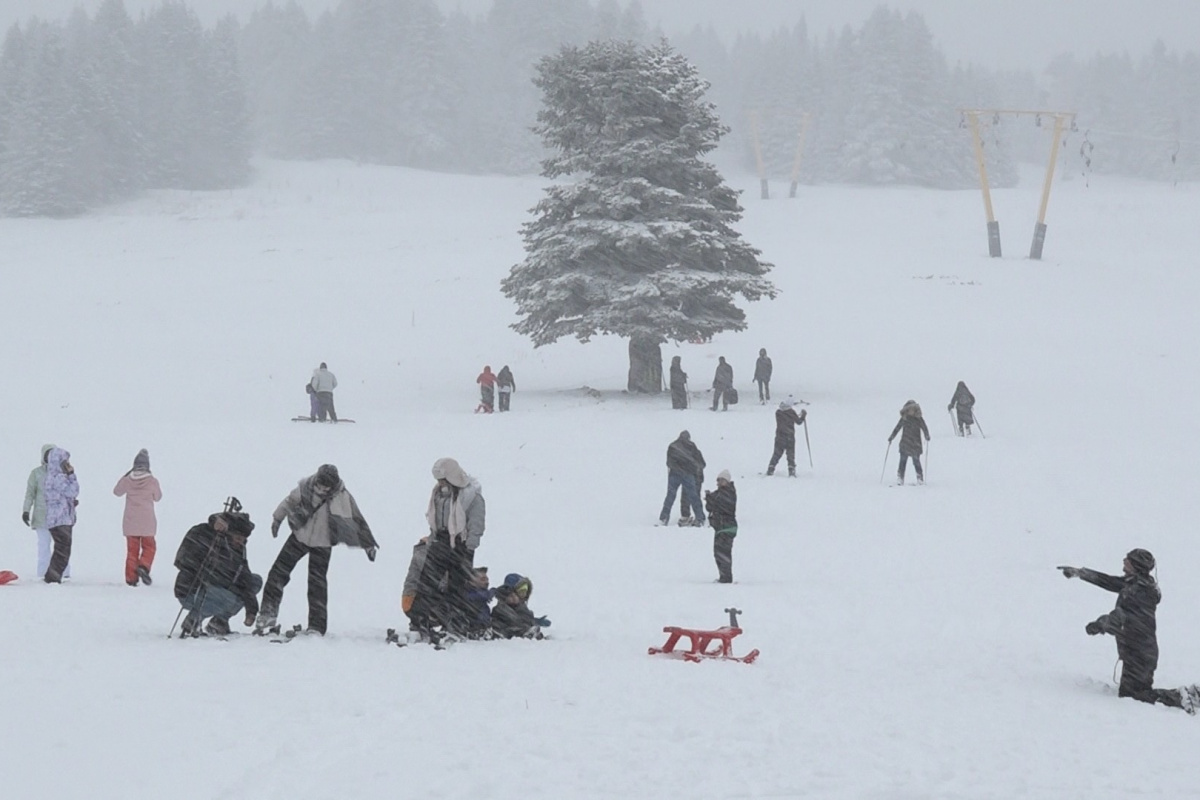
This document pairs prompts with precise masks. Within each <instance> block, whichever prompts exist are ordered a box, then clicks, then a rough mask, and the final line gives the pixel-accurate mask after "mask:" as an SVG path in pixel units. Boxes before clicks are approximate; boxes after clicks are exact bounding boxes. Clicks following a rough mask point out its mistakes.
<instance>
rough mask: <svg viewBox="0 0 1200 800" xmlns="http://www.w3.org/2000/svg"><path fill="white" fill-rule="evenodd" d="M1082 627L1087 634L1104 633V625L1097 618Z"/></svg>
mask: <svg viewBox="0 0 1200 800" xmlns="http://www.w3.org/2000/svg"><path fill="white" fill-rule="evenodd" d="M1083 629H1084V630H1085V631H1087V635H1088V636H1095V635H1096V634H1099V633H1104V625H1103V624H1102V623H1101V622H1100V620H1098V619H1097V620H1093V621H1091V622H1089V623H1088V624H1087V625H1084V626H1083Z"/></svg>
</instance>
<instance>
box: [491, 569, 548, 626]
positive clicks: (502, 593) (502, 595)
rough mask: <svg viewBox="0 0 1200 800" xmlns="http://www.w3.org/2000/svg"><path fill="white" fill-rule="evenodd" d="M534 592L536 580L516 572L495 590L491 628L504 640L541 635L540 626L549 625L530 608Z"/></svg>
mask: <svg viewBox="0 0 1200 800" xmlns="http://www.w3.org/2000/svg"><path fill="white" fill-rule="evenodd" d="M531 594H533V581H531V580H529V578H526V577H525V576H524V575H519V574H517V573H515V572H510V573H509V574H508V575H506V576H504V585H503V586H500V587H498V588H497V589H496V607H495V608H493V609H492V630H493V631H495V633H496V634H497V635H499V636H503V637H504V638H505V639H512V638H514V637H523V638H527V639H540V638H542V633H541V629H542V628H548V627H550V620H549V619H547V618H546V617H538V616H535V615H534V613H533V611H531V610H530V609H529V605H528V601H529V596H530V595H531Z"/></svg>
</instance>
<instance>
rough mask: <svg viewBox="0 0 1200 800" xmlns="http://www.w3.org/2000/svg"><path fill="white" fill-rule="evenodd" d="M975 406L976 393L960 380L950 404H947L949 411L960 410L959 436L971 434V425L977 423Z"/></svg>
mask: <svg viewBox="0 0 1200 800" xmlns="http://www.w3.org/2000/svg"><path fill="white" fill-rule="evenodd" d="M974 408H975V395H973V394H971V390H970V389H968V388H967V385H966V384H965V383H963V382H962V381H959V382H958V386H956V387H954V396H953V397H951V398H950V405H948V406H946V410H947V411H951V410H957V411H958V435H959V436H970V435H971V426H972V425H974V424H975V412H974ZM964 429H965V433H964Z"/></svg>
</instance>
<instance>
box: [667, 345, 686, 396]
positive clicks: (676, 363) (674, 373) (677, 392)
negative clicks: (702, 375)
mask: <svg viewBox="0 0 1200 800" xmlns="http://www.w3.org/2000/svg"><path fill="white" fill-rule="evenodd" d="M670 374H671V377H670V384H671V408H687V407H688V396H687V373H686V372H684V371H683V366H682V365H681V364H680V358H679V356H675V357H673V358H672V359H671V373H670Z"/></svg>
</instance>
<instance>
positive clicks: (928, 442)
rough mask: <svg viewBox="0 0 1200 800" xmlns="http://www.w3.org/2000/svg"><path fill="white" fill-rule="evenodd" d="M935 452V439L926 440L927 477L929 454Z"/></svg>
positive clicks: (926, 475) (926, 473)
mask: <svg viewBox="0 0 1200 800" xmlns="http://www.w3.org/2000/svg"><path fill="white" fill-rule="evenodd" d="M932 452H933V440H932V439H926V440H925V477H926V478H928V477H929V454H930V453H932Z"/></svg>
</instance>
